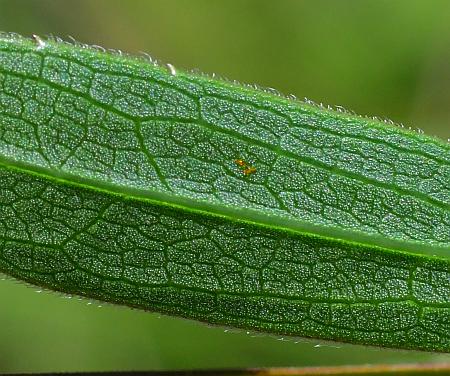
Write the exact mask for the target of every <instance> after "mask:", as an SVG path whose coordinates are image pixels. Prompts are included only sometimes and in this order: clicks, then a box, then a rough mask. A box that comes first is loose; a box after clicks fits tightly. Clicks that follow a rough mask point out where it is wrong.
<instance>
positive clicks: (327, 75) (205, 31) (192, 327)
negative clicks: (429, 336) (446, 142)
mask: <svg viewBox="0 0 450 376" xmlns="http://www.w3.org/2000/svg"><path fill="white" fill-rule="evenodd" d="M0 30H3V31H12V32H17V33H20V34H23V35H27V36H30V35H31V34H38V35H40V36H45V35H49V34H53V35H55V36H61V37H63V38H66V39H67V36H68V35H71V36H73V37H74V38H75V39H77V40H79V41H80V42H83V43H88V44H96V45H101V46H104V47H106V48H115V49H120V50H122V51H126V52H129V53H131V54H139V52H140V51H145V52H148V53H149V54H150V55H152V56H153V57H154V58H157V59H160V60H162V61H164V62H168V63H172V64H173V65H175V66H176V67H177V68H182V69H194V68H198V69H199V70H201V71H203V72H205V73H216V74H218V75H219V76H223V77H226V78H229V79H236V80H238V81H241V82H244V83H251V84H258V85H260V86H264V87H273V88H276V89H278V90H279V91H281V92H282V93H285V94H294V95H296V96H297V97H299V98H303V97H308V98H309V99H312V100H314V101H315V102H323V103H325V104H333V105H341V106H344V107H346V108H348V109H351V110H354V111H355V112H356V113H359V114H364V115H377V116H379V117H381V118H388V119H391V120H393V121H395V122H397V123H403V124H405V125H406V126H411V127H413V128H420V129H422V130H424V131H425V133H428V134H431V135H435V136H439V137H441V138H444V139H447V138H449V137H450V1H447V0H442V1H439V0H427V1H425V0H423V1H413V0H395V1H391V0H365V1H363V0H340V1H334V0H319V1H317V0H315V1H295V0H277V1H271V0H221V1H219V0H216V1H210V0H189V1H187V0H186V1H182V0H179V1H175V0H171V1H170V0H156V1H153V0H147V1H145V0H127V1H121V0H78V1H61V0H39V1H32V0H0ZM37 290H38V289H37V288H32V287H28V286H25V285H23V284H20V283H18V282H15V281H12V280H9V279H6V280H0V302H1V303H0V307H1V308H0V372H45V371H46V372H49V371H83V370H84V371H86V370H90V371H94V370H129V369H135V370H140V369H149V370H150V369H152V370H153V369H179V368H205V367H254V366H314V365H337V364H361V363H380V362H383V363H393V362H417V361H450V356H449V355H431V354H426V353H416V352H401V351H393V350H380V349H374V348H364V347H362V346H351V345H344V346H343V345H338V346H336V345H332V346H331V345H326V344H323V343H320V342H317V341H312V342H311V341H309V342H306V341H300V342H298V340H289V341H287V340H282V339H280V338H274V337H269V336H254V335H252V334H251V333H250V334H247V333H245V332H234V331H225V330H224V329H223V328H215V327H207V326H205V325H202V324H198V323H194V322H189V321H186V320H181V319H175V318H167V317H160V316H159V315H157V314H151V313H144V312H138V311H133V310H130V309H126V308H121V307H113V306H107V305H106V306H103V307H102V308H98V307H97V306H98V303H92V302H89V301H87V300H81V301H79V300H78V299H77V298H72V299H69V298H68V297H63V296H60V295H57V294H53V293H48V292H42V293H37Z"/></svg>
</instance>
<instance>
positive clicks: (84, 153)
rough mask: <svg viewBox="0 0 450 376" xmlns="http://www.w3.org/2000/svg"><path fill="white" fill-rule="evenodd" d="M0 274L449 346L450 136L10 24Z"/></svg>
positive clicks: (286, 327) (382, 342)
mask: <svg viewBox="0 0 450 376" xmlns="http://www.w3.org/2000/svg"><path fill="white" fill-rule="evenodd" d="M0 270H1V271H3V272H4V273H7V274H9V275H12V276H14V277H16V278H19V279H22V280H25V281H28V282H30V283H33V284H36V285H40V286H44V287H47V288H50V289H53V290H58V291H63V292H67V293H73V294H78V295H82V296H86V297H91V298H96V299H100V300H104V301H108V302H112V303H117V304H124V305H128V306H133V307H137V308H141V309H146V310H150V311H157V312H162V313H167V314H172V315H179V316H182V317H186V318H191V319H196V320H201V321H205V322H208V323H212V324H219V325H226V326H234V327H240V328H245V329H250V330H258V331H265V332H269V333H274V334H280V335H294V336H302V337H312V338H322V339H325V340H336V341H345V342H353V343H361V344H368V345H376V346H388V347H398V348H410V349H421V350H435V351H443V352H449V351H450V147H449V145H448V144H446V143H444V142H443V141H439V140H437V139H434V138H431V137H427V136H424V135H421V134H416V133H413V132H408V131H404V130H402V129H399V128H396V127H393V126H388V125H386V124H383V123H379V122H375V121H371V120H368V119H364V118H361V117H357V116H353V115H349V114H346V113H338V112H334V111H328V110H324V109H321V108H316V107H313V106H309V105H307V104H303V103H300V102H297V101H292V100H288V99H285V98H280V97H277V96H274V95H271V94H269V93H265V92H263V91H257V90H253V89H249V88H246V87H242V86H239V85H235V84H230V83H227V82H223V81H218V80H213V79H210V78H207V77H203V76H199V75H194V74H190V73H183V72H177V71H175V69H174V68H173V67H172V66H169V69H165V68H163V67H159V66H155V65H153V64H149V63H147V62H144V61H141V60H139V59H137V58H132V57H124V56H117V55H111V54H105V53H102V52H99V51H96V50H94V49H91V48H87V47H83V46H72V45H67V44H62V43H56V42H52V41H42V40H40V39H39V38H37V39H36V40H35V41H31V40H26V39H22V38H18V37H11V36H3V37H2V38H0Z"/></svg>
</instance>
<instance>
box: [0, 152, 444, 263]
mask: <svg viewBox="0 0 450 376" xmlns="http://www.w3.org/2000/svg"><path fill="white" fill-rule="evenodd" d="M0 166H4V167H6V168H8V169H10V170H15V171H17V172H22V173H26V174H30V175H34V176H38V177H40V178H44V179H46V180H50V181H52V182H54V183H57V184H64V185H71V186H77V187H81V188H85V189H88V190H91V191H92V190H94V191H98V192H102V193H106V194H109V195H114V196H118V197H119V198H121V199H132V200H136V201H141V202H147V203H150V204H153V205H159V206H165V207H170V208H175V209H178V210H182V211H185V212H186V211H187V212H191V213H195V214H200V215H204V216H210V217H216V218H217V217H218V218H222V219H226V220H231V221H234V222H242V223H248V224H252V225H256V226H260V227H265V228H269V229H271V230H277V231H284V232H288V233H293V234H303V235H305V234H306V235H309V236H314V237H316V236H320V237H322V238H325V239H328V240H334V241H339V242H344V243H351V244H357V245H361V246H368V245H369V246H372V247H373V248H375V249H379V250H380V252H381V251H383V248H384V250H388V251H396V252H397V251H398V252H404V253H406V254H411V253H413V254H418V255H423V256H428V257H431V256H433V257H438V258H441V259H443V260H448V259H450V255H449V252H448V251H449V249H448V247H440V246H438V245H435V244H433V245H431V244H429V243H420V242H412V241H408V242H407V241H401V240H395V239H387V238H385V237H382V236H381V235H373V234H371V235H369V234H366V233H364V232H359V231H352V230H342V229H339V228H336V227H327V226H322V225H314V224H311V223H310V222H306V221H301V220H298V219H291V218H286V217H283V216H276V215H275V214H273V213H272V214H264V213H263V212H261V211H259V210H255V209H252V208H247V207H243V208H237V207H235V206H231V205H225V204H221V205H219V204H211V203H210V202H206V201H202V200H195V201H194V200H192V199H189V198H185V197H183V196H180V195H174V194H170V193H165V192H161V191H155V190H151V189H140V188H131V187H124V186H119V185H116V184H111V183H108V182H105V181H98V180H95V179H89V178H85V177H82V176H79V175H74V174H70V173H65V172H59V173H58V174H55V171H54V170H51V169H48V168H45V167H40V166H36V165H31V164H28V163H26V162H21V161H17V160H13V159H10V158H6V157H4V156H0ZM194 202H195V205H193V203H194Z"/></svg>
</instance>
